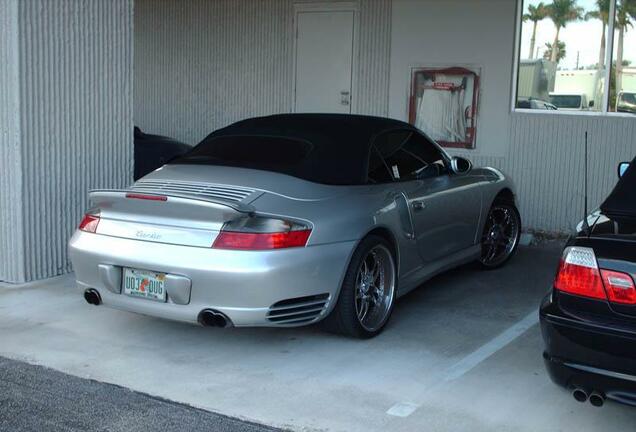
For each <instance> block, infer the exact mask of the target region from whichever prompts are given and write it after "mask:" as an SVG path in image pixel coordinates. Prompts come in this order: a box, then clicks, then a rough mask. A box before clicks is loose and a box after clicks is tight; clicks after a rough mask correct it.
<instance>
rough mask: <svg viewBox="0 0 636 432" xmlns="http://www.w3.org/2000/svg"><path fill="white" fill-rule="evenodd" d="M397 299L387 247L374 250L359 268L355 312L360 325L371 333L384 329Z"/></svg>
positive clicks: (391, 257) (393, 267)
mask: <svg viewBox="0 0 636 432" xmlns="http://www.w3.org/2000/svg"><path fill="white" fill-rule="evenodd" d="M394 297H395V264H394V261H393V256H392V254H391V252H390V251H389V250H388V249H387V248H386V247H385V246H384V245H376V246H374V247H373V248H372V249H371V250H370V251H369V252H368V253H367V254H366V256H365V257H364V259H363V260H362V262H361V263H360V266H359V268H358V273H357V275H356V282H355V308H356V315H357V317H358V322H359V323H360V325H361V326H362V327H363V328H364V329H365V330H366V331H369V332H374V331H376V330H377V329H379V328H381V327H382V326H383V325H384V323H385V322H386V320H387V319H388V317H389V315H390V313H391V307H392V305H393V300H394Z"/></svg>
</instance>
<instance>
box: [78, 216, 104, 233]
mask: <svg viewBox="0 0 636 432" xmlns="http://www.w3.org/2000/svg"><path fill="white" fill-rule="evenodd" d="M98 224H99V216H97V215H94V214H85V215H84V217H83V218H82V221H81V222H80V224H79V227H78V228H79V229H80V230H81V231H85V232H90V233H94V232H95V231H97V225H98Z"/></svg>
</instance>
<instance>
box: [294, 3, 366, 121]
mask: <svg viewBox="0 0 636 432" xmlns="http://www.w3.org/2000/svg"><path fill="white" fill-rule="evenodd" d="M354 19H355V15H354V12H353V11H348V10H346V11H338V10H334V11H306V12H303V11H298V12H297V14H296V81H295V89H296V91H295V93H296V99H295V104H294V108H295V111H296V112H299V113H300V112H314V113H315V112H321V113H351V72H352V67H353V29H354Z"/></svg>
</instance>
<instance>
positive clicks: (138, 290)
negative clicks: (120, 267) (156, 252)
mask: <svg viewBox="0 0 636 432" xmlns="http://www.w3.org/2000/svg"><path fill="white" fill-rule="evenodd" d="M165 280H166V275H165V274H163V273H155V272H152V271H148V270H138V269H131V268H124V281H123V285H124V294H126V295H129V296H133V297H141V298H145V299H150V300H155V301H163V302H165V301H166V288H165Z"/></svg>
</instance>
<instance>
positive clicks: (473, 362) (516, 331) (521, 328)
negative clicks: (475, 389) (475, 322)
mask: <svg viewBox="0 0 636 432" xmlns="http://www.w3.org/2000/svg"><path fill="white" fill-rule="evenodd" d="M538 322H539V313H538V312H537V311H532V312H531V313H529V314H528V315H527V316H526V317H525V318H524V319H522V320H521V321H519V322H518V323H516V324H515V325H513V326H512V327H510V328H509V329H508V330H506V331H504V332H503V333H501V334H500V335H499V336H497V337H495V338H494V339H491V340H490V341H489V342H486V344H484V345H482V346H481V347H480V348H478V349H477V350H475V351H473V352H472V353H470V354H468V355H467V356H466V357H464V358H463V359H461V360H460V361H458V362H457V363H455V364H454V365H453V366H451V367H450V368H449V369H447V370H446V373H445V374H444V382H449V381H453V380H456V379H457V378H460V377H461V376H463V375H465V374H467V373H468V372H470V371H471V370H472V369H474V368H475V367H476V366H477V365H479V364H480V363H481V362H483V361H484V360H486V359H487V358H488V357H490V356H491V355H493V354H495V353H496V352H497V351H499V350H501V349H502V348H504V347H505V346H506V345H508V344H510V343H511V342H512V341H514V340H515V339H517V338H518V337H519V336H521V335H522V334H524V333H525V332H526V331H527V330H528V329H530V328H531V327H532V326H534V325H535V324H537V323H538Z"/></svg>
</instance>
